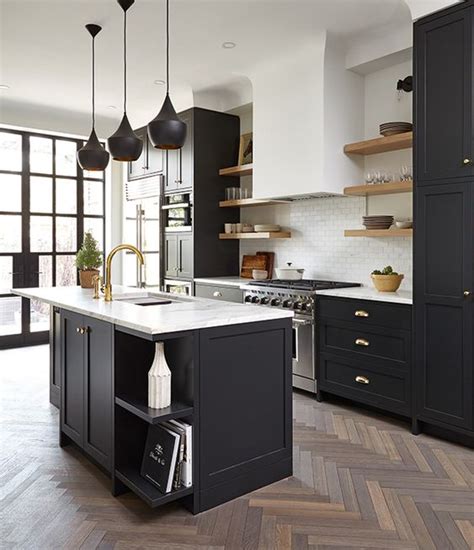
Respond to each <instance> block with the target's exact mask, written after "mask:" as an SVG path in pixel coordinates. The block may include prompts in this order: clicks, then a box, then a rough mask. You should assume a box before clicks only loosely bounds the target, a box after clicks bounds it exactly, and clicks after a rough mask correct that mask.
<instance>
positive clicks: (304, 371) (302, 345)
mask: <svg viewBox="0 0 474 550" xmlns="http://www.w3.org/2000/svg"><path fill="white" fill-rule="evenodd" d="M314 351H315V350H314V324H313V321H312V319H302V318H299V317H295V318H294V319H293V374H294V375H297V376H303V377H305V378H310V379H313V380H314V378H315V372H314V367H315V365H314V357H315V354H314Z"/></svg>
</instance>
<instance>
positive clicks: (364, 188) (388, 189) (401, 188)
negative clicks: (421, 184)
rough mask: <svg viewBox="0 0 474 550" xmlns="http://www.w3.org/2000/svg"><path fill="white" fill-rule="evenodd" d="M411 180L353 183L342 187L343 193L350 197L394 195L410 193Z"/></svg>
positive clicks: (411, 189)
mask: <svg viewBox="0 0 474 550" xmlns="http://www.w3.org/2000/svg"><path fill="white" fill-rule="evenodd" d="M412 192H413V181H393V182H389V183H378V184H364V185H353V186H351V187H345V188H344V195H347V196H351V197H367V196H371V195H395V194H398V193H412Z"/></svg>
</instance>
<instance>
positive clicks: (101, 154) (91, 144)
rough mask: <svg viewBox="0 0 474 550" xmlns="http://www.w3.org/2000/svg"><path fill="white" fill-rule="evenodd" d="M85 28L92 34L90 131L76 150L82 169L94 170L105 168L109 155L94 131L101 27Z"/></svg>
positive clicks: (87, 26) (90, 26) (90, 25)
mask: <svg viewBox="0 0 474 550" xmlns="http://www.w3.org/2000/svg"><path fill="white" fill-rule="evenodd" d="M86 29H87V30H88V32H89V34H90V35H91V36H92V131H91V135H90V137H89V141H88V142H87V143H86V144H85V145H84V147H83V148H82V149H79V151H78V152H77V161H78V163H79V165H80V167H81V168H82V169H83V170H89V171H91V172H94V171H100V170H105V169H106V168H107V164H109V157H110V155H109V153H108V151H106V150H105V149H104V147H103V146H102V145H101V144H100V142H99V140H98V138H97V134H96V133H95V37H96V36H97V35H98V34H99V32H100V31H101V30H102V27H99V25H93V24H89V25H86Z"/></svg>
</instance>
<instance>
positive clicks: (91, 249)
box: [76, 233, 102, 288]
mask: <svg viewBox="0 0 474 550" xmlns="http://www.w3.org/2000/svg"><path fill="white" fill-rule="evenodd" d="M101 265H102V253H101V251H100V250H99V247H98V245H97V241H96V240H95V239H94V237H93V236H92V233H85V234H84V241H83V243H82V246H81V248H80V250H79V252H78V253H77V255H76V267H77V268H78V269H79V281H80V283H81V287H82V288H93V286H94V282H93V278H94V276H95V275H99V267H100V266H101Z"/></svg>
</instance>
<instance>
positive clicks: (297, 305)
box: [293, 301, 303, 310]
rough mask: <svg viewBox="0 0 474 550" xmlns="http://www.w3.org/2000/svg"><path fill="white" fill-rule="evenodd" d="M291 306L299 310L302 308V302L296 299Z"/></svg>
mask: <svg viewBox="0 0 474 550" xmlns="http://www.w3.org/2000/svg"><path fill="white" fill-rule="evenodd" d="M293 307H294V308H295V309H297V310H301V309H303V303H302V302H300V301H297V302H295V303H294V305H293Z"/></svg>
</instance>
